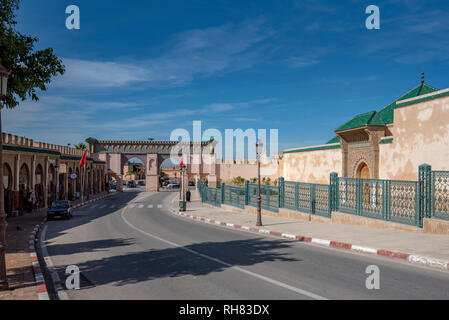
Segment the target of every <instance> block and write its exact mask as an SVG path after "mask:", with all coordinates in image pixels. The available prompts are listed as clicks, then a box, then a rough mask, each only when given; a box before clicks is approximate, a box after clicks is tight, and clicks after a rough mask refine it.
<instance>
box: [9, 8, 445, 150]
mask: <svg viewBox="0 0 449 320" xmlns="http://www.w3.org/2000/svg"><path fill="white" fill-rule="evenodd" d="M125 3H126V4H125ZM70 4H76V5H78V6H79V8H80V11H81V29H80V30H67V29H66V28H65V19H66V17H67V15H66V14H65V8H66V7H67V6H68V5H70ZM370 4H375V5H377V6H379V7H380V14H381V29H380V30H367V29H366V28H365V19H366V17H367V14H365V8H366V7H367V6H368V5H370ZM448 9H449V4H448V3H447V1H431V0H426V1H414V0H406V1H399V0H389V1H377V0H374V1H356V0H353V1H350V0H346V1H307V0H298V1H260V0H258V1H225V0H220V1H168V0H165V1H150V0H145V1H144V0H129V1H127V2H122V1H104V0H96V1H87V0H71V1H63V0H40V1H32V0H25V1H22V5H21V8H20V10H19V12H18V20H19V25H18V29H19V30H20V31H21V32H24V33H28V34H31V35H34V36H36V37H38V38H39V39H40V41H39V48H46V47H52V48H54V50H55V53H56V54H57V55H58V56H59V57H61V58H62V59H63V61H64V63H65V65H66V67H67V73H66V74H65V75H64V76H63V77H59V78H56V79H55V80H54V81H53V83H52V84H51V85H50V88H49V90H48V91H47V92H45V93H42V94H41V96H40V97H41V100H40V101H39V102H31V101H26V102H23V103H21V105H20V106H19V107H18V108H16V109H15V110H12V111H4V118H3V123H4V131H5V132H9V133H14V134H18V135H23V136H27V137H30V138H33V139H35V140H41V141H47V142H51V143H58V144H63V145H65V144H67V143H72V144H74V143H77V142H79V141H84V139H85V138H87V137H90V136H92V137H96V138H98V139H120V140H125V139H126V140H133V139H136V140H146V139H147V138H148V137H152V138H155V139H157V140H166V139H169V136H170V132H171V131H172V130H173V129H176V128H185V129H188V130H190V129H191V128H192V121H194V120H201V121H202V125H203V129H209V128H216V129H219V130H220V131H222V132H223V136H224V130H225V129H237V128H241V129H243V130H245V129H248V128H254V129H264V128H266V129H279V149H280V150H279V151H282V150H283V149H286V148H294V147H302V146H308V145H317V144H322V143H325V142H327V141H328V140H329V139H331V138H332V137H333V130H334V129H335V128H337V127H338V126H339V125H341V124H342V123H344V122H345V121H347V120H348V119H349V118H351V117H352V116H354V115H356V114H359V113H363V112H367V111H371V110H378V109H380V108H381V107H383V106H385V105H386V104H388V103H390V102H391V101H393V100H394V99H396V98H397V97H398V96H400V95H401V94H402V93H404V92H406V91H408V90H410V89H411V88H413V87H414V86H416V85H417V84H419V81H420V72H421V68H425V71H426V82H427V83H429V84H431V85H433V86H435V87H437V88H439V89H443V88H447V87H449V78H448V76H447V75H448V74H449V37H448V31H449V19H448V12H449V11H448Z"/></svg>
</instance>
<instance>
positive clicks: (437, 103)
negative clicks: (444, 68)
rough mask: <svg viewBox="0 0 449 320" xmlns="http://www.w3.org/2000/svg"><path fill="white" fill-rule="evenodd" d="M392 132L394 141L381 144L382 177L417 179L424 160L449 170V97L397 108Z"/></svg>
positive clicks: (380, 170)
mask: <svg viewBox="0 0 449 320" xmlns="http://www.w3.org/2000/svg"><path fill="white" fill-rule="evenodd" d="M399 106H400V104H399ZM391 131H392V133H393V137H394V141H393V143H392V144H383V145H380V165H379V176H380V178H381V179H392V180H417V179H418V167H419V165H421V164H424V163H427V164H429V165H431V166H432V169H433V170H449V97H443V98H438V99H434V100H430V101H425V102H421V103H417V104H412V105H408V106H404V107H398V108H396V109H395V111H394V125H393V127H392V129H391Z"/></svg>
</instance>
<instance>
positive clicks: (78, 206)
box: [72, 193, 116, 209]
mask: <svg viewBox="0 0 449 320" xmlns="http://www.w3.org/2000/svg"><path fill="white" fill-rule="evenodd" d="M115 194H116V193H108V194H105V195H104V196H101V197H98V198H95V199H92V200H89V201H85V202H83V203H79V204H77V205H75V206H73V207H72V208H73V209H78V208H81V207H84V206H87V205H88V204H91V203H93V202H96V201H98V200H103V199H104V198H108V197H110V196H113V195H115Z"/></svg>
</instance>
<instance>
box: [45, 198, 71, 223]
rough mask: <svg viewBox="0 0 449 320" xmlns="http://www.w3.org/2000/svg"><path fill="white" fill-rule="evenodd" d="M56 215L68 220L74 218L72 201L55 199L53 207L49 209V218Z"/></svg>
mask: <svg viewBox="0 0 449 320" xmlns="http://www.w3.org/2000/svg"><path fill="white" fill-rule="evenodd" d="M55 217H59V218H63V219H67V220H68V219H71V218H72V208H71V205H70V201H68V200H58V201H53V203H52V204H51V207H50V208H49V209H48V210H47V220H52V219H53V218H55Z"/></svg>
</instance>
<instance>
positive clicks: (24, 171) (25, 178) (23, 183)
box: [19, 163, 31, 189]
mask: <svg viewBox="0 0 449 320" xmlns="http://www.w3.org/2000/svg"><path fill="white" fill-rule="evenodd" d="M30 182H31V181H30V169H29V168H28V165H27V164H26V163H23V164H22V166H21V167H20V171H19V186H20V187H21V188H24V189H29V188H30Z"/></svg>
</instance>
